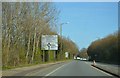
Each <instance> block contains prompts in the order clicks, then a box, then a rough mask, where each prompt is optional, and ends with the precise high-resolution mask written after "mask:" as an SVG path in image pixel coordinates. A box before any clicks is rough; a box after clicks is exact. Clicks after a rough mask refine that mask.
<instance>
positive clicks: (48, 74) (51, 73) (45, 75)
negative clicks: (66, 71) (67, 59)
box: [45, 63, 69, 76]
mask: <svg viewBox="0 0 120 78" xmlns="http://www.w3.org/2000/svg"><path fill="white" fill-rule="evenodd" d="M67 64H69V63H67ZM67 64H64V65H62V66H60V67H58V68H57V69H55V70H53V71H52V72H50V73H48V74H46V75H45V76H49V75H51V74H52V73H54V72H55V71H57V70H59V69H60V68H62V67H63V66H65V65H67Z"/></svg>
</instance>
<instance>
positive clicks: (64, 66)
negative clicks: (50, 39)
mask: <svg viewBox="0 0 120 78" xmlns="http://www.w3.org/2000/svg"><path fill="white" fill-rule="evenodd" d="M8 71H9V72H8ZM13 71H14V72H13ZM18 71H19V72H18ZM6 72H7V74H6ZM10 72H11V70H7V71H3V76H30V77H33V76H37V77H39V76H44V78H45V77H63V76H64V77H74V76H75V77H79V76H92V77H95V76H97V77H98V76H100V77H114V76H112V75H111V74H109V73H106V72H104V71H101V70H99V69H97V68H95V67H93V66H91V63H90V62H87V61H80V60H72V61H66V62H59V63H51V64H46V65H37V66H34V67H26V68H18V69H12V73H11V74H10ZM15 72H16V73H15ZM8 73H9V75H8Z"/></svg>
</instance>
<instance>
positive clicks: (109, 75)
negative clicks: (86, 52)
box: [85, 62, 112, 76]
mask: <svg viewBox="0 0 120 78" xmlns="http://www.w3.org/2000/svg"><path fill="white" fill-rule="evenodd" d="M85 63H86V64H88V63H87V62H85ZM88 65H91V64H88ZM91 67H92V68H94V69H96V70H98V71H100V72H102V73H104V74H106V75H108V76H112V75H111V74H109V73H106V72H104V71H102V70H100V69H98V68H95V67H93V66H91Z"/></svg>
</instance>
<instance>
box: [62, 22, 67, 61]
mask: <svg viewBox="0 0 120 78" xmlns="http://www.w3.org/2000/svg"><path fill="white" fill-rule="evenodd" d="M64 24H69V22H66V23H61V24H60V36H61V44H60V47H61V48H60V59H61V58H62V49H63V47H62V25H64Z"/></svg>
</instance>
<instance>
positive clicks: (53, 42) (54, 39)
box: [41, 35, 58, 50]
mask: <svg viewBox="0 0 120 78" xmlns="http://www.w3.org/2000/svg"><path fill="white" fill-rule="evenodd" d="M41 49H42V50H58V35H42V37H41Z"/></svg>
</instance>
